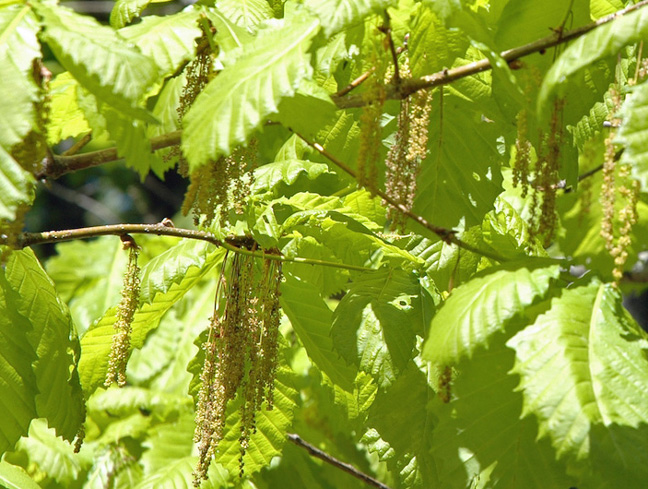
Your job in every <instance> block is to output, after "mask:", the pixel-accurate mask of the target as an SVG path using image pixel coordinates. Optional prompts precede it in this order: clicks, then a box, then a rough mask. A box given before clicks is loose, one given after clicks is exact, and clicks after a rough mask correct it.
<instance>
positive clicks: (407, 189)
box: [385, 62, 432, 230]
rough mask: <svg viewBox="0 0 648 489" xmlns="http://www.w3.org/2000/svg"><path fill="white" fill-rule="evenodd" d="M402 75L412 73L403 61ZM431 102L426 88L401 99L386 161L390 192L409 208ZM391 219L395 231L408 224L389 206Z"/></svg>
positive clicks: (423, 155)
mask: <svg viewBox="0 0 648 489" xmlns="http://www.w3.org/2000/svg"><path fill="white" fill-rule="evenodd" d="M401 74H402V75H404V76H407V75H408V74H409V69H408V66H407V62H405V63H404V64H403V67H402V68H401ZM431 101H432V92H430V91H427V90H421V91H418V92H416V93H414V94H412V95H410V96H409V98H407V99H404V100H403V101H401V110H400V113H399V114H398V130H397V131H396V141H395V142H394V144H393V145H392V146H391V148H389V151H388V153H387V158H386V160H385V166H386V173H385V190H386V191H387V195H389V196H390V197H392V198H393V199H394V200H396V201H397V202H398V203H399V204H401V205H402V206H403V207H404V208H405V209H407V210H412V206H413V205H414V198H415V197H416V177H417V176H418V173H419V170H420V167H421V162H422V161H423V160H424V159H425V158H426V156H427V152H428V149H427V144H428V131H429V123H430V110H431V105H430V103H431ZM389 218H390V220H391V228H392V230H395V229H401V230H402V229H403V228H404V227H405V221H406V217H405V215H404V214H403V212H402V211H401V210H399V209H397V208H394V207H390V208H389Z"/></svg>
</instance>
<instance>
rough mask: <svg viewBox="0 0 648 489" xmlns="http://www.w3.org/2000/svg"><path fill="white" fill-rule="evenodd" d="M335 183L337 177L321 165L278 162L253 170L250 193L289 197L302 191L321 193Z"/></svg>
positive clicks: (292, 161) (302, 162)
mask: <svg viewBox="0 0 648 489" xmlns="http://www.w3.org/2000/svg"><path fill="white" fill-rule="evenodd" d="M337 181H338V177H337V175H336V174H335V173H334V172H332V171H330V170H329V167H328V166H327V165H325V164H323V163H313V162H312V161H308V160H285V161H281V160H280V161H275V162H273V163H268V164H267V165H263V166H261V167H260V168H257V169H256V170H255V172H254V183H253V184H252V191H253V192H255V193H261V192H268V193H270V195H271V196H272V197H274V198H278V197H281V196H284V197H290V196H291V195H294V194H296V193H298V192H303V191H312V192H318V193H322V192H323V191H324V190H325V189H326V188H328V187H331V186H333V185H334V184H335V183H337Z"/></svg>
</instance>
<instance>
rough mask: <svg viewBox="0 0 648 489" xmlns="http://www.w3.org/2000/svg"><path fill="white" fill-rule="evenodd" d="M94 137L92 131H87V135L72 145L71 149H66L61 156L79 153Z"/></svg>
mask: <svg viewBox="0 0 648 489" xmlns="http://www.w3.org/2000/svg"><path fill="white" fill-rule="evenodd" d="M91 139H92V131H90V132H89V133H87V134H86V135H85V136H83V137H82V138H81V139H79V140H78V141H77V142H76V143H74V144H73V145H72V146H70V148H69V149H67V150H66V151H63V153H61V156H74V155H75V154H77V153H78V152H79V151H81V150H82V149H83V147H84V146H85V145H86V144H88V143H89V142H90V140H91Z"/></svg>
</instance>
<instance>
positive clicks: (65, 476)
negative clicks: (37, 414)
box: [16, 419, 81, 486]
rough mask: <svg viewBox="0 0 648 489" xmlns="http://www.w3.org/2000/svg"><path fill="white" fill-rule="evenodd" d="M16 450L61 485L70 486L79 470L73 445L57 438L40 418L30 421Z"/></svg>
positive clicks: (77, 475)
mask: <svg viewBox="0 0 648 489" xmlns="http://www.w3.org/2000/svg"><path fill="white" fill-rule="evenodd" d="M16 450H17V451H22V452H23V453H25V454H26V455H27V457H28V459H29V461H30V463H32V464H34V465H36V466H37V467H38V468H39V469H40V470H41V471H43V472H44V473H46V474H47V475H48V476H49V477H51V478H53V479H54V480H55V481H57V482H60V483H61V484H62V485H63V486H70V485H71V484H72V483H73V482H74V481H76V480H77V479H78V477H79V474H80V472H81V463H80V460H79V457H78V456H77V455H76V454H75V453H74V447H73V446H72V445H70V444H69V443H66V442H64V441H63V440H61V439H60V438H58V437H57V436H56V435H55V434H54V431H53V430H49V429H48V428H47V423H46V422H45V421H44V420H42V419H35V420H33V421H32V423H31V426H30V427H29V436H28V437H26V438H21V439H20V441H19V442H18V444H17V446H16Z"/></svg>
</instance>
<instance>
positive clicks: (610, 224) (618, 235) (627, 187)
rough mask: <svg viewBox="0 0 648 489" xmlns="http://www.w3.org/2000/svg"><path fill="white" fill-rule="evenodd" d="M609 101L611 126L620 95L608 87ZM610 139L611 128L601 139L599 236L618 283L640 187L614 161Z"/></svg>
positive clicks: (615, 122) (625, 168)
mask: <svg viewBox="0 0 648 489" xmlns="http://www.w3.org/2000/svg"><path fill="white" fill-rule="evenodd" d="M612 102H613V112H612V114H611V122H612V123H613V124H612V126H613V127H614V126H615V125H617V123H618V122H619V120H618V119H617V118H615V117H614V114H615V112H616V111H617V110H618V108H619V107H620V106H621V96H620V94H619V93H618V91H616V90H612ZM614 138H615V131H614V130H611V131H610V134H609V135H608V137H607V138H606V139H605V155H604V158H603V185H602V188H601V206H602V208H603V219H602V221H601V236H602V237H603V239H604V240H605V247H606V249H607V250H608V252H609V253H610V255H611V256H612V258H613V259H614V269H613V270H612V276H613V278H614V281H615V283H618V282H619V281H620V280H621V278H622V277H623V267H624V265H625V263H626V261H627V260H628V249H629V248H630V244H631V238H630V233H631V232H632V226H633V225H634V224H636V222H637V219H638V215H637V202H638V200H639V190H640V188H639V182H638V181H637V180H635V179H633V178H632V177H631V175H630V165H629V164H627V163H626V164H619V163H618V162H617V158H616V154H615V149H614V144H613V140H614ZM617 201H621V202H620V204H621V205H620V206H619V207H620V209H619V211H618V214H617V212H616V209H617ZM615 223H616V228H617V229H616V231H615Z"/></svg>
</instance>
